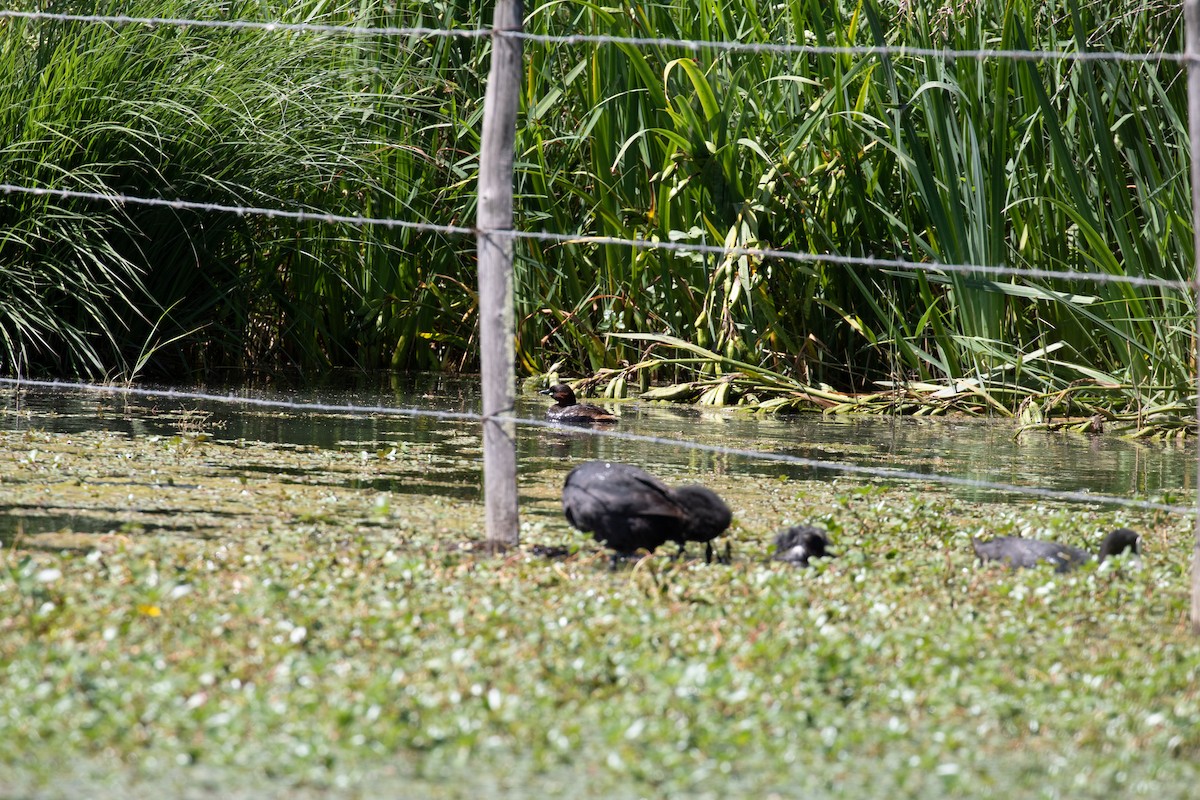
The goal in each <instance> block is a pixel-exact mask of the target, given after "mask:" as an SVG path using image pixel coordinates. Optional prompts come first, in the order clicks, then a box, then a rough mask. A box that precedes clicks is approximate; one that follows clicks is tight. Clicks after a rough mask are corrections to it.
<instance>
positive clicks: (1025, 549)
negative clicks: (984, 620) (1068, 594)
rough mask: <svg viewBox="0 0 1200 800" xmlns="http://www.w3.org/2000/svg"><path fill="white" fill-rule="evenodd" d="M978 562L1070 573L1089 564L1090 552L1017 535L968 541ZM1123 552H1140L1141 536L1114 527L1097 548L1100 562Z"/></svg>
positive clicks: (1127, 529)
mask: <svg viewBox="0 0 1200 800" xmlns="http://www.w3.org/2000/svg"><path fill="white" fill-rule="evenodd" d="M971 545H972V546H973V547H974V548H975V555H976V556H978V557H979V560H980V561H1002V562H1004V563H1006V564H1008V565H1009V566H1010V567H1012V568H1013V569H1017V568H1021V567H1035V566H1037V565H1038V564H1039V563H1042V562H1045V563H1048V564H1053V565H1054V571H1055V572H1069V571H1071V570H1073V569H1075V568H1076V567H1079V566H1082V565H1083V564H1086V563H1087V562H1089V561H1091V560H1092V558H1093V556H1092V554H1091V553H1089V552H1087V551H1085V550H1080V549H1079V548H1078V547H1071V546H1069V545H1065V544H1059V543H1058V542H1043V541H1040V540H1038V539H1022V538H1021V537H1019V536H998V537H996V538H995V539H992V540H991V541H987V542H981V541H979V540H978V539H974V538H973V539H971ZM1126 550H1132V551H1133V552H1134V554H1135V555H1136V554H1139V553H1141V543H1140V537H1139V536H1138V535H1137V533H1135V532H1134V531H1131V530H1130V529H1129V528H1117V529H1116V530H1115V531H1113V532H1112V533H1110V534H1108V536H1106V537H1104V541H1103V542H1102V543H1101V545H1100V560H1101V561H1103V560H1104V559H1106V558H1108V557H1109V556H1115V555H1119V554H1121V553H1124V552H1125V551H1126Z"/></svg>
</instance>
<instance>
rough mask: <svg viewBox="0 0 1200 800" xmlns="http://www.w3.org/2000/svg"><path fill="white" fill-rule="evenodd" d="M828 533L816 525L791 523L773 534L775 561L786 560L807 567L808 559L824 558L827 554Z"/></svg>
mask: <svg viewBox="0 0 1200 800" xmlns="http://www.w3.org/2000/svg"><path fill="white" fill-rule="evenodd" d="M828 547H829V534H828V533H826V532H825V529H824V528H818V527H817V526H816V525H793V526H792V527H790V528H787V529H786V530H782V531H780V532H779V533H778V534H777V535H776V536H775V555H773V556H772V558H774V559H775V560H777V561H786V562H788V563H789V564H795V565H796V566H797V567H807V566H808V561H809V559H812V558H824V557H826V556H828V555H830V554H829V552H828V551H827V548H828Z"/></svg>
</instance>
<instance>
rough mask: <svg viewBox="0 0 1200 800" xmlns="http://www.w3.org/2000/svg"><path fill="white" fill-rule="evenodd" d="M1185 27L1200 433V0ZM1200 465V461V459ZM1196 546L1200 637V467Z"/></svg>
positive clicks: (1198, 629)
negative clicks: (1199, 59) (1199, 60)
mask: <svg viewBox="0 0 1200 800" xmlns="http://www.w3.org/2000/svg"><path fill="white" fill-rule="evenodd" d="M1183 24H1184V28H1185V34H1184V35H1185V37H1186V39H1187V43H1186V44H1185V45H1184V48H1183V51H1184V54H1185V55H1187V74H1188V138H1189V139H1190V140H1191V152H1192V242H1193V244H1194V245H1195V254H1194V256H1193V258H1194V259H1195V264H1194V268H1193V274H1194V277H1195V280H1196V283H1195V287H1194V291H1195V292H1196V303H1197V307H1196V330H1195V331H1194V332H1193V338H1192V342H1193V346H1194V347H1195V360H1194V361H1193V362H1192V363H1193V364H1194V365H1195V367H1196V386H1195V388H1196V391H1197V403H1196V425H1197V431H1198V432H1200V62H1198V61H1197V59H1198V58H1200V0H1184V2H1183ZM1198 462H1200V459H1198ZM1196 493H1197V498H1196V523H1195V528H1196V529H1195V534H1194V535H1195V540H1196V541H1195V544H1194V545H1193V549H1192V633H1195V634H1200V463H1198V464H1197V471H1196Z"/></svg>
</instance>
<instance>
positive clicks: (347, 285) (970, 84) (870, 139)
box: [0, 0, 1195, 425]
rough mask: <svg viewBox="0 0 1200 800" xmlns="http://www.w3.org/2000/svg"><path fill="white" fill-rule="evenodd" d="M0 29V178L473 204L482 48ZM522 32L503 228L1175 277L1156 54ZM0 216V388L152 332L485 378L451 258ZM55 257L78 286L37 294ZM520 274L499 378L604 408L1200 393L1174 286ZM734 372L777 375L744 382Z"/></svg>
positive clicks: (709, 12) (586, 25)
mask: <svg viewBox="0 0 1200 800" xmlns="http://www.w3.org/2000/svg"><path fill="white" fill-rule="evenodd" d="M68 6H69V7H70V8H69V9H64V10H71V11H79V12H83V13H88V12H90V13H103V12H104V11H105V9H109V10H110V11H112V10H116V9H117V8H118V6H117V5H114V4H111V3H96V2H78V3H70V4H68ZM918 6H919V4H918ZM483 11H484V4H482V3H480V2H477V1H475V2H445V3H440V4H436V5H431V4H427V3H416V2H401V3H398V4H395V5H394V6H387V5H384V4H379V3H367V4H355V5H350V4H346V5H335V6H329V5H327V4H314V3H311V2H294V3H290V4H288V3H266V4H254V5H250V4H238V3H233V4H230V3H186V2H179V1H178V0H177V1H176V2H173V3H161V2H160V3H152V2H140V3H135V4H134V7H133V8H130V7H129V6H128V4H122V5H121V6H120V13H125V14H130V15H137V16H174V17H178V16H192V17H199V16H203V15H206V14H207V15H211V16H213V17H220V18H244V19H258V20H266V19H273V20H278V21H286V22H291V21H296V22H299V21H312V22H319V23H335V24H357V25H387V26H402V25H405V26H429V27H451V28H460V29H468V28H475V27H478V26H479V25H480V21H481V20H484V19H486V16H487V15H486V14H484V13H483ZM0 24H3V25H4V26H6V28H7V29H8V32H9V33H10V34H13V35H9V36H6V37H5V38H4V41H5V44H4V45H3V46H2V47H3V51H2V52H3V53H4V57H3V62H2V64H0V68H2V69H3V70H4V74H5V80H4V82H3V86H5V87H6V89H5V93H6V96H5V98H4V101H3V102H2V103H0V107H3V108H4V109H5V115H4V117H3V118H2V122H0V124H2V125H3V126H4V129H5V134H6V141H8V142H10V144H8V145H7V146H6V147H5V148H4V149H3V150H2V151H0V158H2V159H3V160H4V164H5V168H6V174H8V175H10V176H12V180H13V182H18V183H27V184H31V185H44V186H60V187H89V188H93V189H96V190H99V191H103V190H108V191H113V192H117V191H125V192H128V193H135V194H150V195H153V196H179V197H186V198H189V199H195V198H200V199H208V200H213V201H245V202H253V204H255V205H271V204H272V203H274V204H278V205H279V207H302V208H317V209H321V210H323V211H330V212H334V213H350V214H365V215H369V216H395V217H400V218H405V219H412V220H424V221H430V222H437V223H443V224H447V223H450V224H452V223H461V222H462V221H463V220H469V219H472V218H474V215H475V202H476V201H475V197H474V180H475V176H476V172H477V154H478V149H479V148H478V133H477V131H478V129H479V120H480V114H481V113H482V90H481V89H482V86H483V75H484V70H485V68H486V64H487V59H488V51H489V47H490V45H489V44H488V43H487V41H483V40H479V41H477V40H474V39H464V38H412V39H402V38H399V37H384V36H362V37H346V36H335V35H327V34H318V33H311V34H310V33H304V34H302V33H293V32H288V33H274V34H267V33H264V32H243V31H220V32H212V31H199V30H191V29H179V28H170V27H162V28H155V29H145V28H141V27H136V26H125V27H122V26H98V25H83V24H76V23H53V22H26V21H20V20H5V21H4V22H3V23H0ZM525 27H526V30H527V31H529V32H531V33H535V34H555V35H558V34H604V35H610V36H618V37H652V38H656V39H671V38H675V39H685V40H723V41H729V40H737V41H742V42H751V43H754V42H758V43H772V42H774V43H810V44H814V45H823V46H841V45H856V46H871V45H902V46H909V47H914V48H927V49H937V50H941V49H1001V50H1004V49H1035V50H1059V49H1063V48H1066V49H1068V50H1072V51H1116V50H1121V51H1132V52H1160V51H1163V52H1177V51H1179V50H1180V49H1181V43H1182V38H1181V37H1182V30H1181V23H1180V14H1179V10H1178V8H1177V7H1176V6H1175V5H1173V4H1169V3H1166V2H1161V1H1160V2H1151V3H1144V4H1141V5H1140V6H1139V7H1138V8H1135V9H1129V8H1127V7H1126V5H1125V4H1118V3H1115V2H1112V0H1100V1H1098V2H1074V3H1069V4H1068V5H1067V6H1065V7H1057V6H1056V7H1053V8H1050V7H1047V6H1045V5H1044V4H1039V3H1033V2H1029V0H1020V1H1018V2H1004V3H1002V2H999V1H998V0H984V2H980V3H974V4H963V5H957V6H945V7H939V8H936V9H933V8H926V7H924V6H920V7H917V6H914V5H904V6H902V7H901V8H899V9H897V8H891V7H888V8H884V7H881V6H879V5H877V4H876V3H874V2H861V3H840V4H835V5H833V6H830V5H829V4H825V3H818V2H816V1H815V0H791V1H790V2H787V3H782V4H774V5H769V6H768V5H759V4H751V5H750V6H747V5H746V4H734V3H724V4H721V3H707V2H706V3H699V2H685V1H683V0H681V1H680V2H676V3H671V4H654V5H650V4H637V5H633V6H629V7H628V8H624V9H623V10H620V11H618V10H617V9H608V8H602V7H598V6H594V5H591V4H564V3H529V4H527V7H526V19H525ZM525 50H526V54H527V55H526V75H525V81H524V85H523V87H522V92H523V94H522V104H523V107H522V113H521V117H520V120H519V130H518V137H517V145H516V149H517V153H516V156H517V161H516V170H517V176H516V187H515V188H516V193H517V201H516V211H517V223H516V224H517V226H518V227H519V228H520V229H522V230H529V231H541V230H545V231H551V232H554V233H567V234H572V233H580V234H589V235H601V236H613V237H619V238H634V237H641V238H650V239H658V240H661V241H671V242H678V243H698V244H706V245H730V246H738V247H751V248H753V247H770V248H779V249H791V250H798V251H804V252H813V253H830V254H840V255H849V256H863V257H866V256H873V257H877V258H892V259H905V260H910V261H916V262H942V263H968V264H980V265H998V264H1003V265H1008V266H1016V267H1028V268H1035V269H1044V270H1078V271H1084V272H1104V273H1107V274H1111V275H1118V276H1119V275H1131V276H1142V277H1153V278H1162V279H1167V280H1187V279H1188V277H1189V275H1188V267H1187V265H1189V264H1191V263H1192V244H1191V227H1190V226H1191V223H1190V219H1191V211H1190V184H1189V178H1188V171H1187V156H1186V148H1185V147H1184V143H1185V142H1186V141H1187V139H1186V133H1187V131H1186V97H1185V94H1184V85H1183V81H1182V80H1181V74H1182V73H1181V70H1180V68H1179V66H1178V65H1176V64H1173V63H1166V62H1164V63H1154V62H1147V63H1126V62H1107V61H1089V62H1071V61H1065V60H1059V61H1056V60H1053V59H1047V60H1044V61H1013V60H1006V59H1001V58H992V59H984V60H976V59H965V58H964V59H949V58H934V57H929V56H919V57H917V56H900V55H891V56H887V57H882V56H878V55H866V56H860V55H850V54H827V53H820V54H771V53H738V52H729V51H724V50H718V49H715V48H714V49H712V50H704V49H701V50H699V51H693V50H690V49H686V48H682V47H679V48H673V47H670V46H668V45H653V46H643V47H635V46H632V45H628V44H624V43H599V44H594V43H592V44H547V43H541V42H536V41H531V42H527V43H526V47H525ZM42 86H45V87H46V88H45V89H42V90H41V91H39V90H38V89H39V87H42ZM106 86H109V87H117V88H112V89H110V90H102V89H101V88H99V87H106ZM51 89H53V93H51ZM51 98H54V99H51ZM2 208H3V211H2V212H0V213H3V215H4V217H5V219H6V222H7V223H8V225H7V226H6V228H7V230H8V231H9V233H7V234H6V236H5V239H4V241H3V242H2V243H0V247H2V248H3V249H4V251H5V256H6V257H5V258H4V259H3V261H2V262H0V263H3V264H4V266H3V267H0V274H2V275H3V279H4V280H5V281H6V282H7V283H8V284H9V285H10V286H12V287H14V291H13V292H11V293H10V295H11V297H12V298H13V299H12V300H10V302H9V303H8V304H7V305H6V306H5V307H4V308H3V309H0V339H2V340H3V343H4V345H5V347H6V348H7V350H6V363H5V369H6V370H7V371H10V372H12V371H16V370H19V369H29V370H39V369H41V370H47V369H51V370H63V369H66V370H71V371H75V372H79V373H84V374H101V373H104V372H107V371H110V370H114V369H116V370H120V369H121V368H122V364H123V363H128V362H129V361H130V360H131V359H130V355H129V354H131V353H141V352H145V350H146V341H145V337H147V336H148V335H149V332H150V331H156V334H155V335H158V336H161V337H162V340H163V341H164V342H165V343H166V344H165V345H164V346H163V347H162V348H161V350H156V351H155V354H156V356H157V358H156V359H152V360H151V361H150V362H149V363H148V364H147V365H146V368H147V369H148V370H154V369H158V370H174V374H179V373H178V369H179V368H180V366H184V365H185V366H186V367H187V368H188V369H191V370H194V371H198V372H201V373H202V372H204V371H206V370H212V369H214V368H220V367H227V366H237V367H252V368H254V367H267V366H284V365H287V366H294V367H299V368H301V369H304V370H315V369H325V368H329V367H351V368H355V369H372V368H380V367H385V368H392V369H437V370H446V369H453V370H459V369H471V368H473V367H474V366H475V355H474V354H475V352H476V347H477V345H476V339H475V336H476V334H475V325H476V309H477V298H476V297H475V294H474V289H473V286H474V269H475V265H474V261H473V256H472V254H473V250H474V243H473V242H471V241H459V240H455V239H452V238H447V237H445V236H441V235H431V234H427V233H418V232H413V231H407V230H376V229H371V228H361V229H357V228H352V227H349V226H330V225H326V224H319V223H287V222H283V221H279V220H264V219H253V220H251V219H237V218H234V219H229V218H224V217H220V216H219V215H185V214H181V213H168V212H164V211H157V212H154V213H149V212H141V211H135V210H132V209H102V208H97V207H96V206H95V204H82V203H81V204H75V203H65V202H62V201H50V200H47V199H45V198H36V199H17V198H11V197H10V198H7V199H6V200H5V204H4V205H3V207H2ZM80 265H86V267H87V268H86V269H83V268H81V266H80ZM64 275H66V276H69V277H70V280H74V281H77V282H79V285H77V286H74V288H71V289H69V290H68V291H66V292H64V293H63V296H62V297H57V296H54V295H45V293H42V292H40V291H39V287H40V286H42V285H44V284H45V283H51V284H55V285H57V284H56V283H55V282H56V281H57V282H58V283H62V282H63V281H65V280H67V278H64V277H63V276H64ZM56 276H57V277H56ZM22 287H24V288H22ZM516 295H517V319H518V342H517V345H518V359H519V363H520V368H521V369H522V370H523V371H525V372H527V373H530V374H538V373H546V372H551V371H560V372H563V373H576V374H592V375H597V376H610V377H612V378H614V379H615V380H617V381H618V382H616V383H614V384H613V386H612V387H611V388H610V393H612V394H620V393H622V392H624V391H625V389H626V387H627V386H628V382H629V381H630V380H631V379H634V378H636V380H637V381H638V382H639V383H640V384H641V385H642V386H647V385H649V384H650V383H651V382H663V381H666V382H678V381H687V382H689V383H695V384H696V385H698V386H700V387H701V393H703V392H705V391H708V390H712V391H711V392H710V393H709V394H708V395H707V396H708V397H709V399H710V400H711V401H713V402H722V403H726V402H754V401H758V402H759V403H768V405H767V406H766V407H767V408H768V409H771V408H774V409H776V410H785V409H791V408H795V407H800V406H803V405H804V403H803V402H802V401H796V402H791V401H789V400H788V397H789V396H792V395H795V394H802V395H806V396H809V397H812V396H816V395H815V394H814V392H816V391H820V392H826V393H829V392H832V393H833V394H832V396H834V397H841V398H843V399H844V400H847V401H850V405H851V406H858V407H863V404H862V403H861V402H859V400H860V399H861V398H862V397H864V396H865V397H867V398H871V403H877V402H879V403H883V406H886V407H889V408H896V407H899V406H905V407H907V406H908V405H909V404H910V403H913V404H915V407H916V408H917V409H937V408H938V407H941V406H939V403H938V402H935V401H937V400H938V397H937V395H936V393H937V392H942V393H943V394H942V396H941V399H943V400H944V399H946V395H945V393H946V392H947V391H948V390H954V389H955V387H958V389H959V391H960V392H962V393H963V394H962V395H961V397H962V398H963V399H964V402H963V403H961V404H960V405H961V406H962V407H976V406H977V407H978V408H979V409H982V410H986V411H987V413H992V412H993V411H995V412H997V413H998V412H999V411H1000V410H1003V411H1004V412H1005V413H1027V414H1028V419H1029V422H1030V424H1040V423H1039V422H1038V419H1039V415H1038V414H1036V413H1032V411H1031V408H1033V407H1036V408H1038V409H1042V410H1044V409H1046V408H1051V407H1052V408H1060V409H1061V408H1065V409H1066V412H1067V413H1070V414H1074V415H1083V416H1085V417H1090V416H1092V414H1091V412H1092V411H1095V410H1096V409H1101V410H1103V413H1105V414H1109V415H1113V416H1120V417H1122V418H1132V419H1135V420H1137V424H1139V425H1140V424H1142V423H1144V422H1146V421H1147V419H1148V417H1149V416H1150V415H1152V414H1159V415H1160V416H1164V417H1170V416H1173V412H1170V411H1165V412H1164V411H1163V409H1184V410H1185V414H1186V409H1187V408H1189V407H1192V406H1193V405H1194V402H1195V401H1194V398H1193V392H1192V389H1191V375H1192V370H1193V368H1194V365H1193V363H1192V358H1191V355H1190V352H1191V334H1190V322H1189V320H1190V314H1191V308H1192V303H1191V299H1190V298H1189V297H1188V296H1187V293H1186V292H1183V291H1173V290H1163V289H1154V288H1146V287H1134V286H1130V285H1127V284H1121V283H1105V284H1095V283H1086V282H1066V281H1056V280H1049V279H1042V278H1036V279H1035V278H1027V279H1021V278H996V277H995V276H985V275H980V276H975V275H970V274H965V275H964V274H958V273H949V272H947V273H941V272H938V271H936V270H933V271H929V272H919V271H915V272H914V271H899V270H886V269H870V268H863V267H855V266H846V265H843V264H835V263H827V262H816V263H812V264H801V263H793V262H784V261H781V260H778V259H763V258H754V257H751V256H730V257H724V258H722V257H718V256H712V255H709V254H703V253H691V254H689V253H685V252H674V251H672V252H666V251H655V250H637V249H631V248H628V247H625V246H620V245H584V244H577V245H576V244H560V243H551V242H543V241H538V240H521V241H519V242H518V243H517V275H516ZM182 298H186V299H187V301H186V302H184V303H180V302H179V301H180V300H181V299H182ZM160 317H161V319H162V321H161V322H160ZM131 320H133V321H132V322H131ZM156 325H157V327H155V326H156ZM197 329H199V332H198V333H193V334H190V335H188V336H185V337H184V338H183V339H180V340H179V341H173V339H174V337H175V336H176V335H178V334H180V333H185V332H189V331H193V330H197ZM621 333H627V334H634V336H632V337H616V336H614V334H621ZM651 335H655V336H665V337H670V338H671V339H673V340H678V341H680V342H683V343H686V346H687V347H684V348H682V349H681V348H677V347H671V346H668V345H667V344H665V343H664V342H663V341H661V340H660V341H654V340H652V339H651V338H650V337H651ZM687 348H692V349H691V351H690V352H689V351H688V349H687ZM701 354H704V355H701ZM123 359H124V360H123ZM630 365H634V366H636V367H637V369H633V368H631V366H630ZM746 365H750V367H752V371H754V370H756V371H757V374H759V375H760V377H761V375H762V374H767V373H769V374H770V375H772V376H778V377H777V378H772V380H770V381H767V382H765V383H764V382H763V381H761V380H758V379H757V378H753V376H752V380H750V383H751V384H753V386H752V387H746V386H744V385H743V384H742V383H740V382H741V381H742V380H743V379H742V378H741V377H739V376H745V375H750V374H751V373H750V372H747V371H746V368H745V366H746ZM755 381H757V383H755ZM721 386H726V387H729V388H720V387H721ZM755 386H756V387H758V388H753V387H755ZM922 386H927V387H930V388H929V389H928V390H927V391H926V390H922V389H921V388H920V387H922ZM789 392H790V393H792V395H789ZM885 396H887V397H892V398H894V401H892V400H889V401H887V402H883V401H880V400H879V398H881V397H885ZM779 400H783V401H784V402H778V401H779ZM826 402H828V403H831V404H832V406H830V407H839V408H840V407H843V406H844V405H845V403H841V402H835V401H834V400H827V401H826ZM771 404H773V405H771ZM973 404H974V405H973ZM1064 404H1065V406H1064ZM818 405H821V404H820V403H818ZM867 405H868V406H870V403H868V404H867ZM949 405H950V407H955V405H954V403H953V402H951V403H950V404H949ZM1096 413H1100V411H1096ZM1044 416H1045V415H1044V414H1043V415H1042V417H1043V421H1044Z"/></svg>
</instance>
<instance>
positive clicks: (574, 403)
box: [538, 383, 617, 425]
mask: <svg viewBox="0 0 1200 800" xmlns="http://www.w3.org/2000/svg"><path fill="white" fill-rule="evenodd" d="M538 394H548V395H550V396H551V397H553V398H554V405H552V406H550V408H548V409H546V419H552V420H557V421H559V422H567V423H570V424H572V425H596V424H601V425H607V424H611V423H614V422H616V421H617V418H616V417H615V416H613V415H612V414H610V413H608V412H607V411H605V410H604V409H603V408H600V406H594V405H591V404H590V403H580V402H579V401H578V400H576V399H575V390H574V389H572V388H571V387H570V386H568V385H567V384H565V383H556V384H554V385H553V386H551V387H550V388H549V389H542V390H541V391H540V392H538Z"/></svg>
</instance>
